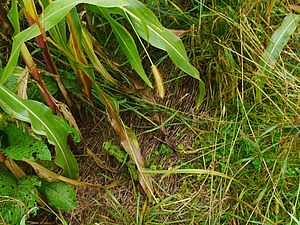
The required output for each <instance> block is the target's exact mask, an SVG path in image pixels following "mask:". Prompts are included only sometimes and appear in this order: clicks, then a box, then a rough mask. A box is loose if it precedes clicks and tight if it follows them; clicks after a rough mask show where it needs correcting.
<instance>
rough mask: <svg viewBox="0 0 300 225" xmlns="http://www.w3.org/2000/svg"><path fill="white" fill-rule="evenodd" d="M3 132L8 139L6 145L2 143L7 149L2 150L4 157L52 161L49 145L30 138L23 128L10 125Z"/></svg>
mask: <svg viewBox="0 0 300 225" xmlns="http://www.w3.org/2000/svg"><path fill="white" fill-rule="evenodd" d="M1 131H2V132H3V133H4V135H5V136H6V137H7V140H6V143H2V144H4V145H5V148H3V149H1V152H2V153H3V154H4V155H6V156H8V157H10V158H12V159H15V160H22V158H27V159H30V160H32V161H35V160H37V159H40V160H49V161H50V160H51V153H50V151H49V149H48V147H47V145H46V144H45V143H44V142H43V141H42V140H38V139H36V138H34V137H32V136H30V135H29V133H28V131H27V129H24V131H23V127H22V126H20V127H17V126H16V125H14V124H10V125H8V126H7V127H6V128H5V129H3V130H1Z"/></svg>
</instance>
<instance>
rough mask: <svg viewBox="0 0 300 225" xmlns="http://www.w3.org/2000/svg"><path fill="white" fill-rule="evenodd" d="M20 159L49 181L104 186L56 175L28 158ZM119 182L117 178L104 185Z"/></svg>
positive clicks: (83, 185)
mask: <svg viewBox="0 0 300 225" xmlns="http://www.w3.org/2000/svg"><path fill="white" fill-rule="evenodd" d="M22 160H23V161H24V162H26V163H28V164H29V165H31V166H32V167H33V169H34V170H35V172H36V174H37V175H38V176H39V177H41V178H43V179H45V180H47V181H49V182H54V181H63V182H65V183H67V184H70V185H73V186H81V187H97V188H104V186H103V185H100V184H91V183H87V182H81V181H76V180H72V179H69V178H67V177H64V176H61V175H58V174H56V173H53V172H52V171H50V170H48V169H46V168H45V167H43V166H41V165H39V164H37V163H36V162H33V161H31V160H29V159H26V158H23V159H22ZM119 183H121V181H120V180H117V181H114V182H113V183H111V184H109V185H107V186H105V187H107V188H112V187H115V186H117V185H118V184H119Z"/></svg>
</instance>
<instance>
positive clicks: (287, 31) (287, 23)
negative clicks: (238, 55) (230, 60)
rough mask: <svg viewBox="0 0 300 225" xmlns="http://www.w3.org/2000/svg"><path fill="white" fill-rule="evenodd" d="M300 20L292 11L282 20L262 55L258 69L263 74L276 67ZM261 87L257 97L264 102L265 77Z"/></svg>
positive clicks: (260, 83)
mask: <svg viewBox="0 0 300 225" xmlns="http://www.w3.org/2000/svg"><path fill="white" fill-rule="evenodd" d="M299 21H300V15H297V14H293V13H290V14H289V15H287V16H286V17H285V19H284V20H283V21H282V24H281V26H280V27H279V28H278V29H277V30H276V31H275V33H274V34H273V35H272V37H271V40H270V43H269V45H268V47H267V48H266V50H265V51H264V53H263V54H262V57H261V62H260V68H259V69H258V71H259V72H260V73H261V74H266V75H267V74H268V73H269V72H270V70H272V68H274V66H275V64H276V62H277V60H278V58H279V56H280V54H281V52H282V50H283V48H284V46H285V45H286V44H287V42H288V41H289V39H290V37H291V35H292V34H293V33H294V32H295V30H296V28H297V25H298V23H299ZM258 85H259V88H257V89H256V93H257V95H256V99H257V100H258V101H259V102H262V92H261V90H260V89H263V88H264V85H265V78H264V77H262V78H261V79H260V81H259V84H258Z"/></svg>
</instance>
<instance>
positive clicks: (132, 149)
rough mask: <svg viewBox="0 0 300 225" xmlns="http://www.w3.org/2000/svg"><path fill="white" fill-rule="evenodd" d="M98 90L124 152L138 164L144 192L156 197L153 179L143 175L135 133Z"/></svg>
mask: <svg viewBox="0 0 300 225" xmlns="http://www.w3.org/2000/svg"><path fill="white" fill-rule="evenodd" d="M96 89H97V91H98V93H99V94H100V95H101V97H102V99H103V101H104V102H105V104H106V110H107V114H108V116H109V118H110V122H111V125H112V127H113V128H114V129H115V131H116V132H117V134H118V135H119V139H120V142H121V144H122V146H123V148H124V150H125V151H126V152H127V153H128V154H129V156H130V158H131V160H132V161H133V162H134V163H135V164H136V166H137V168H138V171H139V182H140V184H141V186H142V188H143V190H144V191H145V193H146V194H147V196H148V197H149V198H151V197H152V196H153V197H154V194H153V185H152V181H151V177H150V176H149V175H148V174H143V173H142V172H141V171H144V170H145V166H144V160H143V157H142V155H141V152H140V149H139V146H138V143H137V139H136V137H135V136H134V133H133V132H132V131H131V130H130V128H128V127H125V125H124V124H123V122H122V121H121V119H120V117H119V115H118V113H117V112H116V110H115V109H114V107H113V105H112V103H111V102H110V101H109V99H108V98H107V97H106V96H105V94H104V93H103V92H102V91H101V89H100V88H99V87H98V86H97V85H96Z"/></svg>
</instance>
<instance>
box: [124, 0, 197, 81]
mask: <svg viewBox="0 0 300 225" xmlns="http://www.w3.org/2000/svg"><path fill="white" fill-rule="evenodd" d="M128 2H130V6H124V7H120V8H121V9H123V10H124V12H125V13H127V14H128V16H129V17H130V18H131V20H132V22H133V24H134V26H135V29H136V30H137V32H138V33H139V35H141V37H142V38H143V39H145V40H147V39H148V37H147V33H145V29H144V26H143V24H142V21H141V20H140V18H139V16H137V15H136V13H135V10H138V11H139V12H140V14H141V15H142V16H143V18H144V21H145V23H146V24H147V27H148V29H149V42H150V43H151V44H152V45H154V46H155V47H157V48H160V49H163V50H165V51H167V52H168V54H169V56H170V58H171V59H172V61H173V62H174V63H175V64H176V65H177V66H178V67H179V68H180V69H182V70H183V71H184V72H186V73H188V74H189V75H191V76H193V77H195V78H196V79H199V71H198V70H197V69H196V68H195V67H193V66H192V65H191V64H190V63H189V59H188V57H187V54H186V51H185V48H184V45H183V43H182V41H181V40H180V39H179V38H178V37H177V36H176V35H174V34H172V33H171V32H170V31H168V30H167V29H166V28H164V27H163V26H162V25H161V23H160V22H159V21H158V19H157V18H156V16H155V15H154V13H153V12H152V11H151V10H150V9H148V8H147V7H146V6H145V5H143V4H142V3H140V2H139V1H137V0H128Z"/></svg>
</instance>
